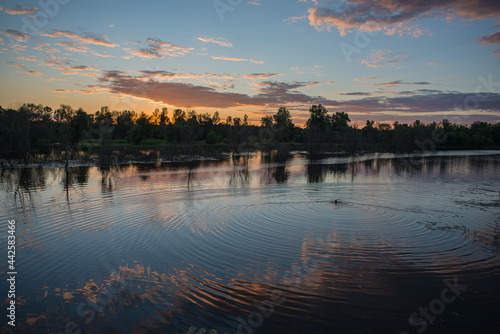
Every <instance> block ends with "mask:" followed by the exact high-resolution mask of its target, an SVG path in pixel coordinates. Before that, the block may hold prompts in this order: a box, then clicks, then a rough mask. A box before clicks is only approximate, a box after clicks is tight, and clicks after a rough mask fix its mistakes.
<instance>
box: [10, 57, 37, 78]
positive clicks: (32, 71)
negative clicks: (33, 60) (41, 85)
mask: <svg viewBox="0 0 500 334" xmlns="http://www.w3.org/2000/svg"><path fill="white" fill-rule="evenodd" d="M5 63H6V64H8V65H9V66H11V67H14V68H17V69H19V70H20V71H19V72H23V73H27V74H31V75H36V76H40V75H43V73H42V72H39V71H34V70H30V69H28V68H27V67H26V65H24V64H19V63H15V62H13V61H7V62H5Z"/></svg>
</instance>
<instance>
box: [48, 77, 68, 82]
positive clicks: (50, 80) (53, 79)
mask: <svg viewBox="0 0 500 334" xmlns="http://www.w3.org/2000/svg"><path fill="white" fill-rule="evenodd" d="M45 81H47V82H52V81H68V80H66V79H59V78H54V77H50V78H48V79H45Z"/></svg>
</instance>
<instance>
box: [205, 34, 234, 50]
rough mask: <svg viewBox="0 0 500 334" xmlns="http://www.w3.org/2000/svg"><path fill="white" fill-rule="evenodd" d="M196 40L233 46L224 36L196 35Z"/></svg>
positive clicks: (227, 46) (228, 46)
mask: <svg viewBox="0 0 500 334" xmlns="http://www.w3.org/2000/svg"><path fill="white" fill-rule="evenodd" d="M198 40H200V41H202V42H203V43H215V44H218V45H220V46H225V47H226V48H231V47H233V44H231V43H230V42H228V41H227V40H225V39H224V38H211V37H206V36H200V37H198Z"/></svg>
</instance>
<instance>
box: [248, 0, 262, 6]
mask: <svg viewBox="0 0 500 334" xmlns="http://www.w3.org/2000/svg"><path fill="white" fill-rule="evenodd" d="M260 1H261V0H249V1H248V4H249V5H253V6H260V5H262V4H261V3H260Z"/></svg>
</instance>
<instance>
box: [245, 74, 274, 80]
mask: <svg viewBox="0 0 500 334" xmlns="http://www.w3.org/2000/svg"><path fill="white" fill-rule="evenodd" d="M280 75H283V73H250V74H243V78H245V79H250V80H265V79H269V78H273V77H277V76H280Z"/></svg>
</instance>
